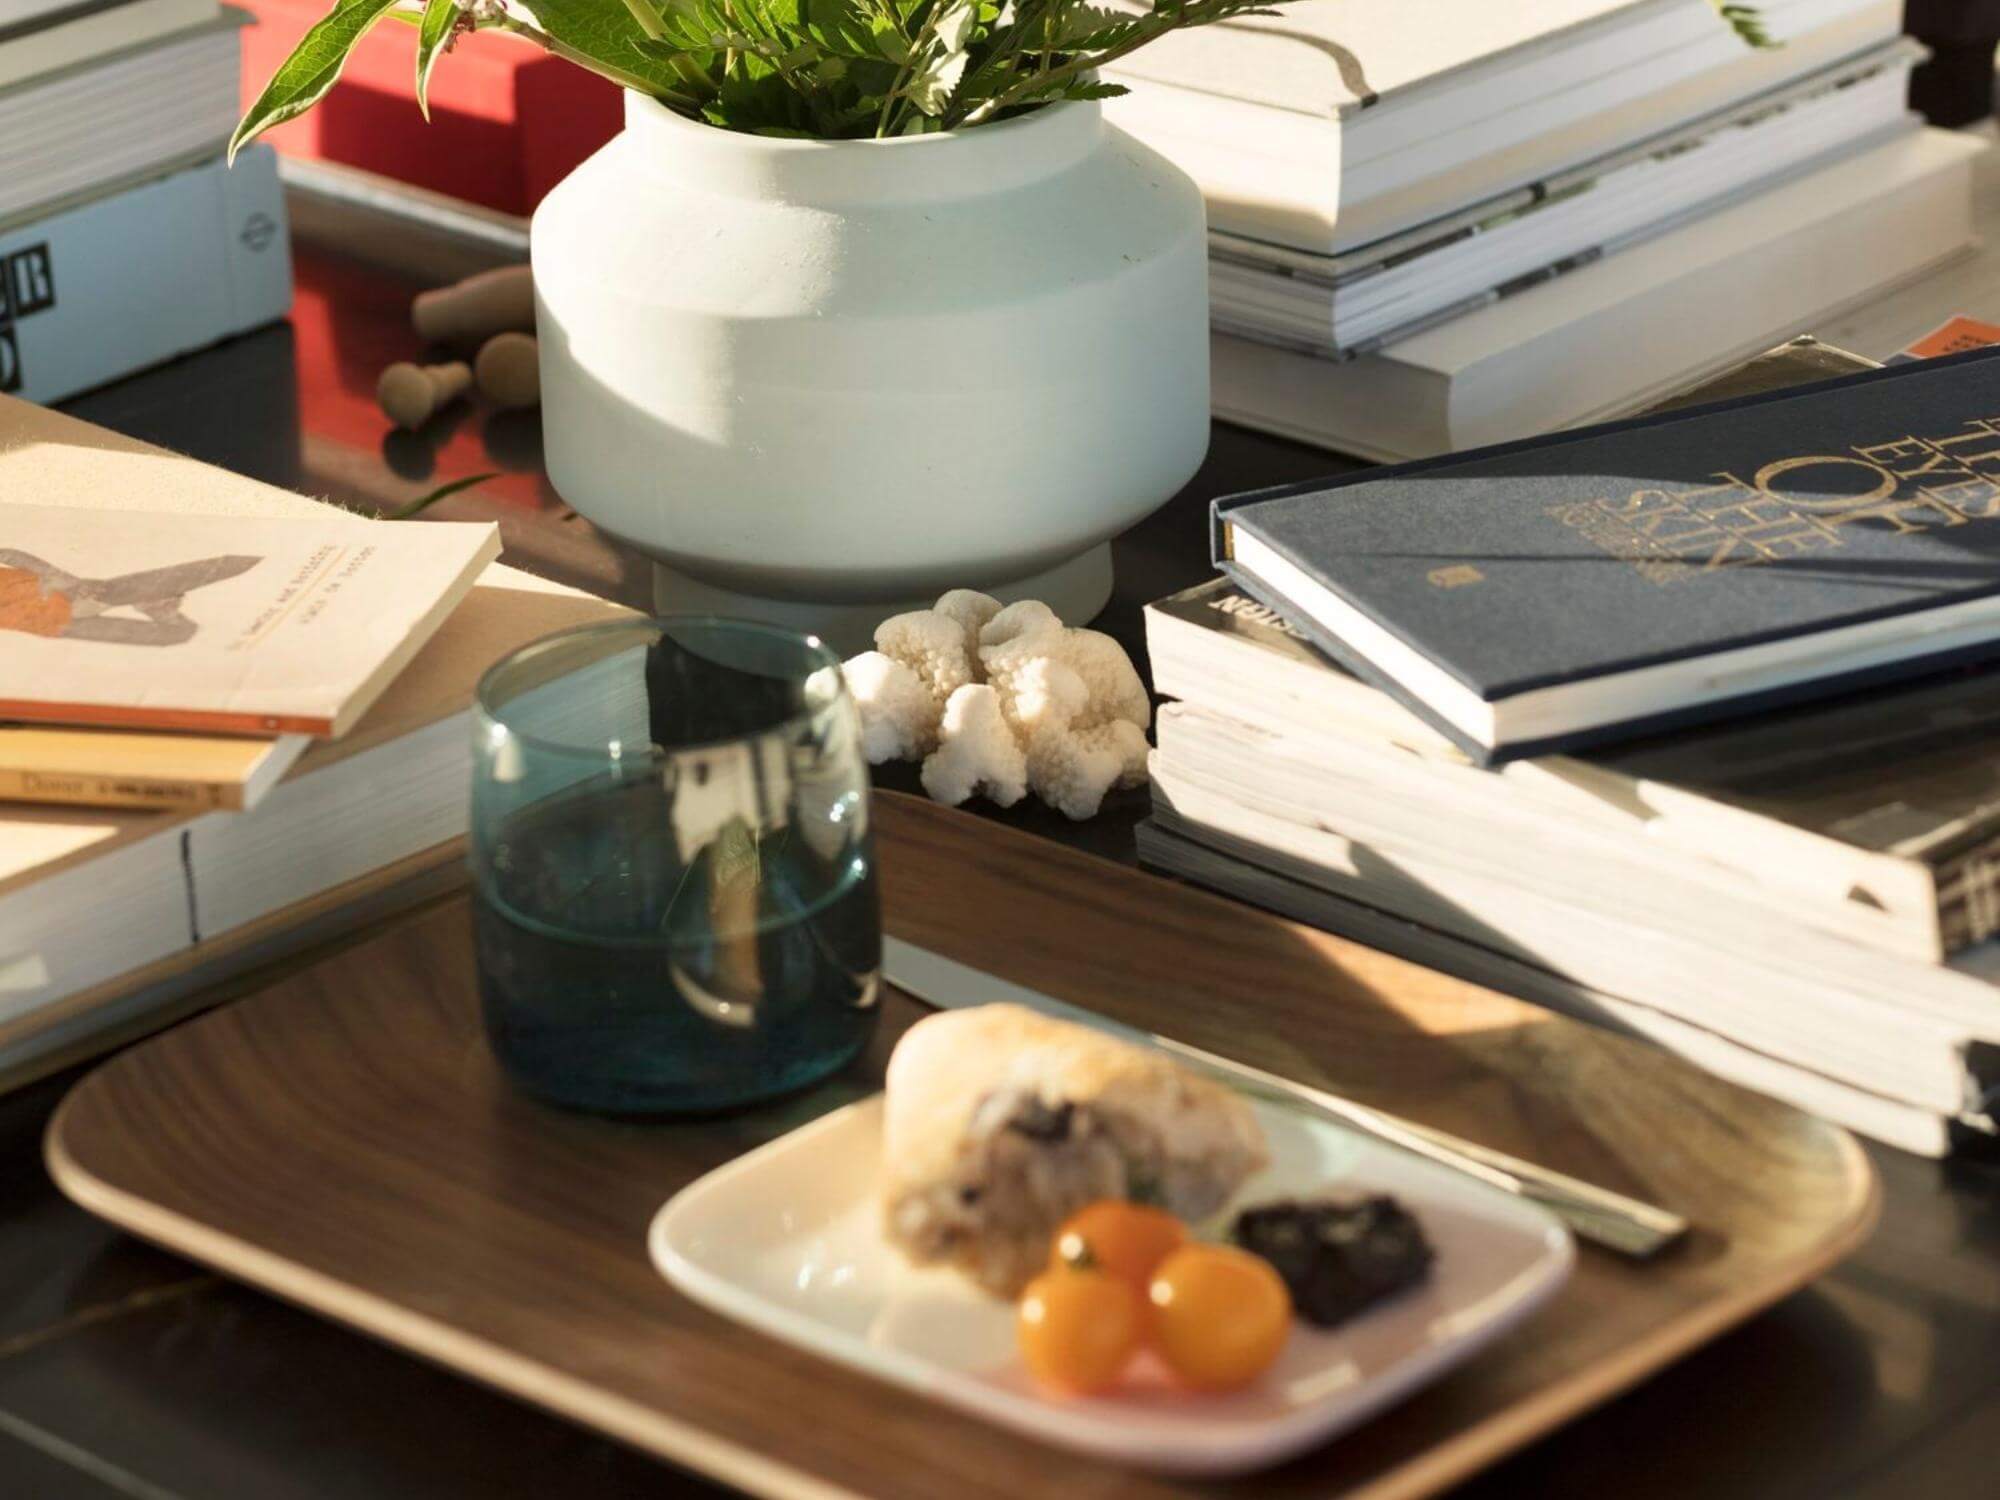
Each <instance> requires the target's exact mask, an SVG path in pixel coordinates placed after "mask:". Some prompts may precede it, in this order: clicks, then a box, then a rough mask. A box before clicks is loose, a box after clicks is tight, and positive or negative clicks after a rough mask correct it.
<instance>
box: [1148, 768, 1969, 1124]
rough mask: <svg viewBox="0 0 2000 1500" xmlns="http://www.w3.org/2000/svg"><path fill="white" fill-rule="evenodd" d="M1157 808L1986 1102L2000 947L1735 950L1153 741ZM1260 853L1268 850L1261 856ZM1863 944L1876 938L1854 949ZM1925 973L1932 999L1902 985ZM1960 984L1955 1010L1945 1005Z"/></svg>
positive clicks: (1475, 935) (1659, 1005)
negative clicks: (1313, 807) (1288, 794)
mask: <svg viewBox="0 0 2000 1500" xmlns="http://www.w3.org/2000/svg"><path fill="white" fill-rule="evenodd" d="M1152 774H1153V795H1154V803H1155V807H1156V808H1157V809H1162V810H1165V811H1166V812H1169V813H1171V814H1172V815H1173V816H1174V817H1176V818H1178V819H1179V820H1181V821H1182V822H1184V823H1186V824H1188V825H1191V826H1193V827H1197V828H1201V829H1212V830H1215V831H1217V832H1220V833H1224V834H1227V835H1229V836H1231V837H1233V838H1235V839H1239V840H1242V841H1244V842H1245V843H1247V844H1249V845H1252V846H1254V847H1256V848H1257V849H1258V850H1260V851H1267V852H1268V853H1269V854H1272V855H1277V856H1282V857H1283V859H1284V860H1285V868H1286V872H1287V873H1288V874H1291V875H1293V877H1294V878H1299V879H1309V880H1310V881H1311V883H1313V884H1315V885H1318V886H1320V887H1321V888H1322V889H1324V890H1328V891H1331V892H1333V893H1334V894H1336V895H1339V896H1342V897H1344V898H1346V899H1350V900H1356V901H1362V902H1365V903H1367V904H1368V905H1370V906H1373V907H1375V908H1376V909H1377V910H1380V911H1387V912H1393V913H1395V914H1396V915H1398V916H1401V917H1404V918H1406V919H1408V920H1410V921H1414V922H1419V923H1422V924H1423V925H1425V926H1427V927H1431V928H1433V929H1436V930H1439V931H1445V932H1451V933H1454V934H1455V935H1457V936H1460V937H1463V938H1466V939H1468V940H1469V941H1475V942H1479V943H1481V944H1482V945H1483V946H1486V947H1489V948H1492V949H1494V950H1495V951H1498V952H1503V953H1507V954H1509V955H1511V956H1513V957H1515V958H1517V959H1519V960H1521V961H1523V962H1526V963H1531V964H1533V965H1535V966H1536V967H1539V968H1543V969H1546V970H1549V971H1550V972H1552V973H1556V974H1560V975H1563V976H1564V977H1566V978H1568V979H1570V980H1572V981H1574V982H1575V983H1578V984H1582V985H1585V986H1588V987H1589V988H1591V989H1593V990H1597V991H1600V992H1602V993H1605V994H1611V995H1617V996H1620V997H1621V998H1623V999H1625V1000H1627V1001H1629V1002H1631V1003H1633V1004H1637V1005H1644V1006H1646V1007H1647V1008H1649V1009H1652V1010H1657V1011H1659V1012H1660V1013H1662V1014H1665V1015H1671V1016H1673V1017H1675V1018H1677V1019H1679V1020H1681V1021H1684V1022H1686V1023H1688V1024H1690V1025H1694V1026H1699V1027H1701V1028H1702V1029H1704V1030H1707V1031H1712V1032H1714V1033H1715V1034H1717V1035H1719V1036H1726V1037H1729V1038H1730V1039H1731V1040H1733V1041H1735V1042H1737V1043H1738V1044H1740V1045H1742V1046H1745V1047H1750V1048H1753V1049H1755V1050H1756V1051H1759V1052H1762V1053H1764V1054H1765V1055H1766V1056H1769V1057H1773V1058H1778V1059H1781V1060H1783V1061H1786V1062H1789V1063H1792V1064H1794V1065H1796V1066H1799V1067H1804V1068H1810V1069H1811V1070H1812V1071H1814V1072H1817V1073H1820V1074H1822V1075H1824V1076H1826V1077H1828V1078H1833V1079H1837V1080H1839V1081H1841V1082H1843V1083H1846V1084H1848V1085H1849V1086H1851V1087H1855V1088H1861V1089H1866V1090H1868V1091H1869V1092H1871V1093H1877V1094H1880V1095H1882V1096H1884V1097H1885V1098H1892V1099H1898V1100H1901V1101H1902V1102H1903V1103H1905V1104H1909V1105H1913V1106H1915V1107H1918V1108H1921V1109H1926V1110H1930V1111H1932V1112H1935V1113H1938V1114H1941V1115H1954V1116H1955V1115H1958V1114H1961V1113H1966V1112H1968V1111H1969V1110H1973V1109H1977V1108H1978V1102H1977V1098H1976V1095H1977V1093H1978V1091H1979V1087H1980V1086H1979V1084H1978V1082H1977V1080H1976V1079H1975V1077H1974V1074H1973V1072H1972V1068H1971V1066H1970V1064H1971V1059H1973V1058H1974V1057H1975V1056H1979V1055H1990V1053H1991V1051H1992V1047H1993V1044H1994V1042H1995V1041H1996V1031H2000V1007H1996V1005H1995V990H1994V986H1993V982H1992V980H1993V968H1994V964H1995V958H1996V955H1995V953H1994V952H1992V951H1990V950H1989V949H1988V948H1986V947H1982V948H1978V949H1972V950H1969V951H1968V952H1966V953H1964V954H1961V955H1960V956H1959V957H1958V958H1956V959H1954V960H1953V962H1952V963H1951V964H1950V965H1945V966H1938V967H1926V966H1923V965H1919V964H1914V963H1909V962H1906V961H1900V960H1893V959H1887V958H1884V957H1882V956H1881V955H1871V956H1872V957H1877V958H1881V961H1882V962H1883V963H1884V964H1885V965H1887V966H1889V967H1890V968H1892V969H1894V970H1895V971H1896V974H1895V976H1894V977H1893V978H1891V979H1889V980H1887V981H1886V982H1885V981H1884V980H1883V979H1882V977H1881V976H1880V975H1870V976H1869V977H1868V978H1867V979H1865V980H1864V979H1863V978H1861V977H1859V976H1857V975H1856V974H1855V973H1853V972H1850V971H1849V970H1846V969H1843V968H1841V967H1839V966H1832V967H1829V966H1827V964H1826V963H1825V960H1824V959H1823V958H1822V960H1821V962H1820V963H1819V965H1817V966H1813V965H1808V964H1806V963H1804V962H1802V961H1801V962H1792V961H1788V956H1787V953H1786V951H1785V950H1787V949H1788V948H1789V947H1790V945H1791V943H1792V941H1793V939H1792V936H1791V934H1789V933H1787V932H1785V931H1784V930H1783V929H1781V928H1779V929H1768V930H1767V931H1766V934H1765V937H1764V939H1763V941H1762V942H1761V944H1757V945H1753V946H1750V947H1747V948H1745V947H1736V946H1734V945H1732V944H1731V943H1729V941H1728V940H1727V939H1726V938H1723V937H1721V936H1711V935H1708V934H1690V933H1689V932H1688V931H1687V930H1685V929H1684V928H1677V927H1674V926H1669V925H1665V924H1663V923H1656V922H1655V921H1654V920H1653V919H1652V913H1651V911H1650V909H1648V910H1646V911H1645V912H1643V913H1642V914H1641V915H1640V917H1639V919H1638V920H1635V919H1634V913H1633V911H1632V910H1631V904H1633V903H1637V904H1639V905H1640V906H1644V904H1645V893H1644V890H1643V888H1642V889H1640V890H1638V891H1636V892H1632V891H1628V892H1627V893H1626V895H1627V902H1628V906H1627V909H1626V910H1624V911H1622V912H1607V911H1606V910H1604V909H1602V907H1601V906H1600V907H1588V906H1583V905H1579V904H1575V903H1571V902H1568V901H1565V900H1563V899H1561V898H1560V897H1557V896H1553V895H1551V894H1549V893H1548V892H1547V891H1546V890H1543V889H1540V888H1537V887H1536V886H1535V885H1533V884H1532V883H1529V882H1526V881H1523V880H1522V879H1520V878H1519V874H1518V870H1517V869H1496V868H1494V867H1492V865H1491V864H1490V863H1488V862H1483V861H1476V860H1471V859H1466V860H1459V859H1455V858H1452V857H1451V855H1450V852H1449V851H1440V850H1439V849H1438V848H1437V847H1435V846H1433V845H1420V844H1418V843H1415V842H1413V841H1410V840H1408V839H1404V838H1401V837H1398V836H1396V835H1394V834H1393V833H1391V832H1389V831H1388V830H1389V826H1390V825H1392V824H1394V823H1395V822H1396V821H1397V819H1398V816H1399V814H1398V813H1396V812H1393V811H1392V812H1390V813H1388V814H1386V815H1385V816H1384V817H1383V818H1381V819H1379V820H1375V821H1372V822H1368V823H1363V822H1360V821H1355V822H1352V823H1342V824H1337V825H1336V824H1333V823H1332V821H1331V820H1330V819H1328V818H1327V817H1326V815H1325V814H1324V813H1319V814H1317V815H1315V814H1314V813H1313V812H1312V811H1310V810H1307V809H1303V808H1298V807H1295V806H1293V805H1291V804H1289V803H1287V802H1286V801H1285V799H1284V798H1283V796H1282V795H1278V794H1272V795H1266V794H1265V793H1264V792H1263V790H1262V788H1261V787H1260V788H1259V789H1257V790H1255V791H1252V790H1248V789H1246V782H1248V781H1250V780H1254V779H1255V776H1256V772H1255V771H1254V770H1251V771H1250V772H1249V774H1248V775H1246V767H1245V766H1243V765H1241V764H1238V765H1234V766H1231V767H1229V768H1227V769H1224V768H1223V767H1220V766H1214V765H1210V764H1207V763H1202V762H1195V761H1191V760H1190V759H1189V758H1188V757H1186V756H1184V755H1182V754H1180V753H1177V752H1175V751H1171V750H1169V751H1158V752H1155V754H1154V756H1153V762H1152ZM1260 857H1263V856H1262V855H1260ZM1553 857H1554V856H1553V855H1552V853H1551V852H1550V851H1548V850H1546V849H1536V848H1533V847H1528V848H1524V849H1522V850H1520V851H1519V853H1518V855H1517V861H1516V863H1517V866H1518V865H1519V864H1532V865H1534V866H1537V867H1540V866H1545V865H1546V863H1547V862H1548V861H1549V860H1550V859H1551V858H1553ZM1856 951H1857V952H1858V953H1861V952H1865V950H1856ZM1924 976H1929V982H1928V984H1927V985H1926V995H1927V999H1926V1002H1925V1003H1923V1004H1919V1003H1916V1000H1915V997H1914V996H1912V995H1910V994H1908V993H1907V992H1905V991H1901V990H1898V989H1896V988H1892V987H1890V986H1893V985H1894V984H1895V983H1896V982H1897V981H1898V980H1907V981H1909V982H1910V983H1912V984H1916V983H1922V982H1923V979H1924ZM1947 994H1949V995H1950V996H1951V999H1950V1001H1949V1008H1950V1010H1951V1012H1952V1013H1951V1014H1945V1013H1944V1011H1945V1009H1946V1005H1945V1004H1942V1003H1936V1002H1940V1001H1942V999H1943V997H1944V996H1946V995H1947Z"/></svg>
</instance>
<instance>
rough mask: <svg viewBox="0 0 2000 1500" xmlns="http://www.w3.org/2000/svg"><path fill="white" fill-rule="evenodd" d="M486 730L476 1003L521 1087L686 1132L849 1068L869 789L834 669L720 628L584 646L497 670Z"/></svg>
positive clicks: (632, 634)
mask: <svg viewBox="0 0 2000 1500" xmlns="http://www.w3.org/2000/svg"><path fill="white" fill-rule="evenodd" d="M480 709H481V712H480V715H479V719H480V722H479V726H478V731H477V733H478V736H479V739H478V744H477V751H478V756H477V759H478V766H477V770H476V775H475V791H474V842H473V860H474V873H475V877H476V894H475V909H476V920H477V934H478V947H479V974H480V986H481V992H482V1000H483V1003H484V1006H485V1014H486V1025H487V1034H488V1037H489V1039H490V1041H491V1044H492V1046H493V1049H494V1052H495V1053H496V1055H497V1056H498V1057H499V1059H500V1061H501V1063H502V1065H503V1066H504V1067H505V1068H506V1069H507V1071H508V1073H509V1074H510V1075H511V1076H512V1077H513V1078H514V1079H515V1080H516V1081H517V1082H518V1083H519V1084H521V1085H522V1086H523V1087H524V1088H526V1089H527V1090H529V1091H530V1092H532V1093H534V1094H537V1095H539V1096H541V1097H543V1098H546V1099H549V1100H552V1101H554V1102H557V1103H561V1104H567V1105H572V1106H576V1107H580V1108H586V1109H595V1110H603V1111H609V1112H615V1113H640V1114H653V1113H689V1112H700V1111H709V1110H717V1109H725V1108H729V1107H731V1106H735V1105H740V1104H746V1103H749V1102H752V1101H755V1100H758V1099H763V1098H768V1097H771V1096H773V1095H776V1094H781V1093H785V1092H788V1091H790V1090H793V1089H797V1088H800V1087H803V1086H805V1085H807V1084H810V1083H812V1082H814V1081H816V1080H817V1079H819V1078H822V1077H824V1076H825V1075H827V1074H828V1073H830V1072H832V1071H833V1070H835V1069H837V1068H839V1067H840V1066H842V1065H843V1064H844V1063H846V1062H847V1061H849V1060H850V1059H851V1058H852V1057H853V1056H854V1055H855V1054H856V1053H857V1052H859V1051H860V1050H861V1048H862V1047H863V1046H864V1045H865V1043H866V1042H867V1040H868V1037H869V1034H870V1032H871V1031H872V1029H873V1026H874V1019H875V998H876V984H877V976H878V972H879V969H880V964H881V917H880V909H879V900H878V896H877V892H876V885H875V872H874V862H873V848H872V843H871V840H870V837H869V832H868V800H867V778H866V766H865V764H864V763H863V761H862V758H861V755H860V751H859V745H858V738H857V731H856V723H855V718H854V711H853V706H852V704H851V703H850V702H849V700H848V698H847V696H846V693H845V689H844V687H843V686H842V684H841V680H840V672H839V666H838V663H837V662H836V661H835V660H834V658H833V657H832V656H831V654H830V653H828V652H827V651H826V650H825V648H823V647H821V646H819V645H818V643H817V642H813V641H809V640H807V639H805V638H802V637H798V636H793V635H790V634H788V633H786V632H784V631H780V630H777V629H774V628H768V627H764V626H757V625H749V624H739V623H732V622H726V621H716V620H672V619H668V620H658V621H641V622H633V623H629V624H619V625H614V626H598V627H592V628H590V629H586V630H583V631H577V632H570V633H567V634H565V635H561V636H556V637H552V638H551V639H550V640H548V641H544V642H540V643H537V644H536V645H534V646H531V647H529V648H527V650H526V651H524V652H521V653H519V654H518V655H516V656H515V657H513V658H510V659H509V660H508V661H507V662H505V663H502V665H501V666H499V667H497V668H495V669H494V671H493V672H492V673H491V674H489V676H488V677H487V679H486V682H485V683H484V684H483V685H482V688H481V694H480Z"/></svg>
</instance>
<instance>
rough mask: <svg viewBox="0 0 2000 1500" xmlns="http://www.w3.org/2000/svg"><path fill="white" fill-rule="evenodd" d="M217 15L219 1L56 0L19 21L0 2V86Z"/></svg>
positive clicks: (146, 41) (156, 37)
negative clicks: (78, 2) (80, 0)
mask: <svg viewBox="0 0 2000 1500" xmlns="http://www.w3.org/2000/svg"><path fill="white" fill-rule="evenodd" d="M219 13H220V12H219V8H218V6H217V5H216V0H84V3H83V4H77V3H75V0H57V3H55V4H53V5H51V6H50V7H49V9H48V10H47V11H46V12H44V13H43V14H41V15H37V16H34V17H31V18H29V19H26V20H17V19H15V18H14V17H13V15H12V12H11V11H10V10H9V9H8V8H7V7H5V6H0V88H4V87H6V86H7V85H9V84H14V83H20V82H22V81H23V80H24V79H29V78H37V77H40V76H41V75H42V74H44V73H53V72H56V71H57V70H58V69H62V68H72V67H75V66H76V65H77V64H79V63H87V62H90V61H91V60H93V59H95V58H99V57H105V56H108V55H109V54H111V53H114V52H122V51H125V50H127V49H129V48H132V47H138V46H144V45H147V44H149V43H156V42H158V41H159V40H160V39H161V38H162V37H167V36H172V35H173V34H174V33H175V32H179V31H186V30H187V29H188V28H190V27H193V26H200V25H202V24H203V23H205V22H213V21H214V20H215V19H216V17H217V16H218V14H219Z"/></svg>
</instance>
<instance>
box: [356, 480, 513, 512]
mask: <svg viewBox="0 0 2000 1500" xmlns="http://www.w3.org/2000/svg"><path fill="white" fill-rule="evenodd" d="M499 477H500V476H499V474H497V473H493V474H468V475H466V477H465V478H463V479H454V480H452V481H451V483H450V484H441V485H439V486H438V487H437V488H436V489H434V490H432V491H431V492H430V493H429V494H427V495H419V496H417V498H416V499H414V500H412V501H410V502H409V504H407V505H399V506H397V507H396V508H395V509H394V510H392V511H389V512H388V513H387V514H385V515H384V516H383V517H382V519H383V520H385V521H407V520H409V519H410V518H411V517H412V516H417V515H421V514H422V513H423V512H425V511H427V510H429V509H430V508H431V507H432V506H433V505H436V504H437V503H438V501H440V500H442V499H444V498H445V497H446V496H448V495H456V494H457V493H458V492H459V491H460V490H469V489H471V488H472V487H473V486H474V485H475V484H484V483H486V481H487V480H489V479H498V478H499Z"/></svg>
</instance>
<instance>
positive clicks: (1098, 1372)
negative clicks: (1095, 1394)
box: [1014, 1269, 1145, 1395]
mask: <svg viewBox="0 0 2000 1500" xmlns="http://www.w3.org/2000/svg"><path fill="white" fill-rule="evenodd" d="M1144 1327H1145V1306H1144V1304H1143V1303H1142V1302H1141V1301H1140V1297H1139V1293H1138V1292H1137V1291H1135V1290H1134V1289H1133V1288H1132V1286H1131V1285H1130V1284H1129V1283H1127V1282H1125V1281H1122V1280H1120V1279H1119V1278H1118V1277H1116V1276H1112V1275H1110V1274H1108V1273H1106V1272H1104V1271H1092V1270H1081V1271H1080V1270H1070V1269H1063V1270H1059V1271H1044V1272H1043V1273H1042V1274H1041V1275H1039V1276H1037V1277H1036V1278H1035V1279H1034V1280H1033V1281H1031V1282H1029V1283H1028V1288H1027V1290H1026V1291H1024V1292H1023V1293H1022V1294H1021V1305H1020V1307H1019V1308H1018V1309H1017V1310H1016V1313H1015V1317H1014V1332H1015V1337H1016V1338H1017V1339H1018V1340H1019V1342H1020V1346H1021V1357H1022V1358H1023V1359H1024V1360H1026V1361H1027V1364H1028V1370H1029V1373H1031V1374H1032V1375H1033V1376H1034V1377H1035V1379H1037V1380H1039V1381H1041V1382H1043V1383H1044V1384H1046V1385H1053V1386H1058V1387H1060V1388H1061V1389H1063V1390H1066V1391H1073V1392H1075V1393H1077V1394H1078V1395H1087V1394H1088V1393H1090V1392H1091V1391H1101V1390H1103V1389H1104V1388H1105V1387H1106V1386H1108V1385H1110V1384H1111V1383H1112V1382H1113V1381H1115V1380H1116V1379H1117V1378H1118V1377H1119V1375H1120V1374H1121V1373H1122V1372H1123V1371H1124V1369H1125V1366H1126V1365H1127V1364H1128V1363H1130V1361H1131V1358H1132V1355H1133V1352H1134V1351H1135V1350H1137V1349H1138V1347H1139V1339H1140V1335H1141V1333H1142V1332H1143V1330H1144Z"/></svg>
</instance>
